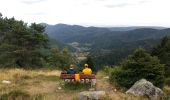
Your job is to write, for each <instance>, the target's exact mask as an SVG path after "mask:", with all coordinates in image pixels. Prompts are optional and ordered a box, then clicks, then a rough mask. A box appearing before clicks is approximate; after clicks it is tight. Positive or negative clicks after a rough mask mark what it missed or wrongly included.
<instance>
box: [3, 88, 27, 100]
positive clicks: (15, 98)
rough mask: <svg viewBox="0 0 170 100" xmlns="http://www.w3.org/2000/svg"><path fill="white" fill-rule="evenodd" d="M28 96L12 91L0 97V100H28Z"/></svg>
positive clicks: (24, 93)
mask: <svg viewBox="0 0 170 100" xmlns="http://www.w3.org/2000/svg"><path fill="white" fill-rule="evenodd" d="M29 98H30V95H29V94H28V93H27V92H25V91H21V90H13V91H11V92H9V93H5V94H3V95H1V96H0V100H29Z"/></svg>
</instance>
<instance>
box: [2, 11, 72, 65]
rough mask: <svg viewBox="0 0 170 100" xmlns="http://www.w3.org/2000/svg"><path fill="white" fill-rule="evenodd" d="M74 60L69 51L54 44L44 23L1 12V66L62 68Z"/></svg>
mask: <svg viewBox="0 0 170 100" xmlns="http://www.w3.org/2000/svg"><path fill="white" fill-rule="evenodd" d="M71 62H74V59H73V57H72V56H71V54H70V53H69V52H68V50H66V49H64V50H59V49H57V48H52V46H50V42H49V38H48V35H47V34H46V33H45V27H43V26H42V25H40V24H36V23H32V24H31V25H27V24H26V23H24V22H23V21H18V20H16V19H15V18H7V17H5V18H4V17H3V16H2V14H1V15H0V67H5V68H7V67H20V68H41V67H44V66H47V67H49V66H51V67H61V66H66V65H68V64H69V63H71Z"/></svg>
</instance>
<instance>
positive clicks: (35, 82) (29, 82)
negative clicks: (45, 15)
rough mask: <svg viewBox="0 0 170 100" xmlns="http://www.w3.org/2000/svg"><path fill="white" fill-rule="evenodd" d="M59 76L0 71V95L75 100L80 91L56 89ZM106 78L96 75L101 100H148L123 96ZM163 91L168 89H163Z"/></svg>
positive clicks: (46, 72)
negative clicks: (100, 91) (103, 93)
mask: <svg viewBox="0 0 170 100" xmlns="http://www.w3.org/2000/svg"><path fill="white" fill-rule="evenodd" d="M59 75H60V71H58V70H43V69H42V70H41V69H40V70H24V69H0V95H3V94H10V93H11V92H12V93H14V94H15V95H16V94H21V95H24V96H25V95H29V96H30V98H29V99H31V100H77V99H76V97H77V96H78V93H79V92H80V91H69V90H64V89H61V90H59V89H58V87H62V81H61V80H60V79H59ZM106 76H107V74H105V73H104V72H102V71H100V72H98V73H97V75H96V78H97V85H96V90H103V91H105V92H106V94H107V95H106V96H105V97H103V98H102V99H101V100H148V98H145V97H135V96H133V95H129V94H125V92H124V91H122V90H119V89H118V88H117V87H116V86H115V85H114V84H110V83H109V81H108V78H107V77H106ZM3 80H9V81H11V82H12V83H11V84H2V81H3ZM115 89H116V90H117V91H115ZM165 90H167V91H169V90H170V89H169V87H165ZM13 91H14V92H13ZM20 98H22V97H20ZM29 99H28V100H29ZM7 100H10V99H7ZM20 100H22V99H20Z"/></svg>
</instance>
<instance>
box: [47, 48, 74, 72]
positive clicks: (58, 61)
mask: <svg viewBox="0 0 170 100" xmlns="http://www.w3.org/2000/svg"><path fill="white" fill-rule="evenodd" d="M47 59H48V64H49V65H50V66H53V67H57V68H60V69H63V68H64V67H67V66H69V64H72V63H74V62H75V59H74V58H73V57H72V55H71V54H70V53H69V52H68V50H67V49H63V50H62V51H61V50H59V49H58V48H53V49H51V52H50V55H49V57H48V58H47Z"/></svg>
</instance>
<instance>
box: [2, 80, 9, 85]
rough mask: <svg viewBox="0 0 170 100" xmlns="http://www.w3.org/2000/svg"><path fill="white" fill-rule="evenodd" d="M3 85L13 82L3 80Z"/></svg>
mask: <svg viewBox="0 0 170 100" xmlns="http://www.w3.org/2000/svg"><path fill="white" fill-rule="evenodd" d="M2 83H3V84H11V81H7V80H3V81H2Z"/></svg>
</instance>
